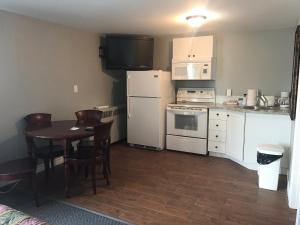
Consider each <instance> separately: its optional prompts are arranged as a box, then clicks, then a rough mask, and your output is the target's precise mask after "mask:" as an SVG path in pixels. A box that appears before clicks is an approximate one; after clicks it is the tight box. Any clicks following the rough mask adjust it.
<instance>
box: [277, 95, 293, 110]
mask: <svg viewBox="0 0 300 225" xmlns="http://www.w3.org/2000/svg"><path fill="white" fill-rule="evenodd" d="M278 104H279V106H280V108H289V107H290V97H289V92H287V91H282V92H281V94H280V98H279V99H278Z"/></svg>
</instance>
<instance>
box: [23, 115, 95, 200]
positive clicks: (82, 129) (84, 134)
mask: <svg viewBox="0 0 300 225" xmlns="http://www.w3.org/2000/svg"><path fill="white" fill-rule="evenodd" d="M99 123H100V122H99ZM99 123H97V124H99ZM97 124H96V123H93V124H79V123H78V122H77V121H76V120H63V121H53V122H51V123H50V124H49V125H47V126H28V127H26V128H25V131H24V134H25V136H26V142H27V147H28V152H29V155H30V156H32V157H33V155H34V139H47V140H53V141H59V142H60V143H61V144H62V146H63V148H64V169H65V195H66V197H69V180H68V179H69V176H68V173H69V168H68V167H69V156H70V153H71V150H72V147H71V143H72V142H73V141H77V140H80V139H84V138H88V137H91V136H94V131H93V129H91V128H92V127H94V126H96V125H97Z"/></svg>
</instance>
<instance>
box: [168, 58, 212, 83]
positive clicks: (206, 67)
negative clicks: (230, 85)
mask: <svg viewBox="0 0 300 225" xmlns="http://www.w3.org/2000/svg"><path fill="white" fill-rule="evenodd" d="M211 64H212V61H211V60H202V61H185V62H172V80H212V71H211V70H212V66H211Z"/></svg>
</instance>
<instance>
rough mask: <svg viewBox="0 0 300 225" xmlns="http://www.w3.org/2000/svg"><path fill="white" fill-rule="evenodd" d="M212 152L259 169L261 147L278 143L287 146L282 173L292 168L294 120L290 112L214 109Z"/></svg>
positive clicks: (209, 138)
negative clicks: (292, 128)
mask: <svg viewBox="0 0 300 225" xmlns="http://www.w3.org/2000/svg"><path fill="white" fill-rule="evenodd" d="M208 132H209V133H208V151H209V152H210V153H212V154H211V155H216V156H221V157H226V158H230V159H232V160H234V161H236V162H238V163H240V164H241V165H243V166H245V167H247V168H248V169H253V170H256V169H257V165H258V164H257V162H256V158H257V146H258V145H259V144H276V145H281V146H283V147H284V149H285V153H284V156H283V159H282V160H281V169H282V170H281V172H282V173H286V171H287V169H288V167H289V154H290V153H289V148H290V139H291V120H290V118H289V116H288V115H276V114H262V113H253V112H251V113H244V112H236V111H230V110H228V111H226V110H222V109H210V111H209V130H208Z"/></svg>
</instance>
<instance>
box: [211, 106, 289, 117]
mask: <svg viewBox="0 0 300 225" xmlns="http://www.w3.org/2000/svg"><path fill="white" fill-rule="evenodd" d="M209 108H210V109H224V110H230V111H236V112H245V113H257V114H274V115H289V112H290V110H289V108H280V107H270V108H261V109H256V110H255V109H245V108H243V106H237V105H223V104H216V105H213V106H210V107H209Z"/></svg>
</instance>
